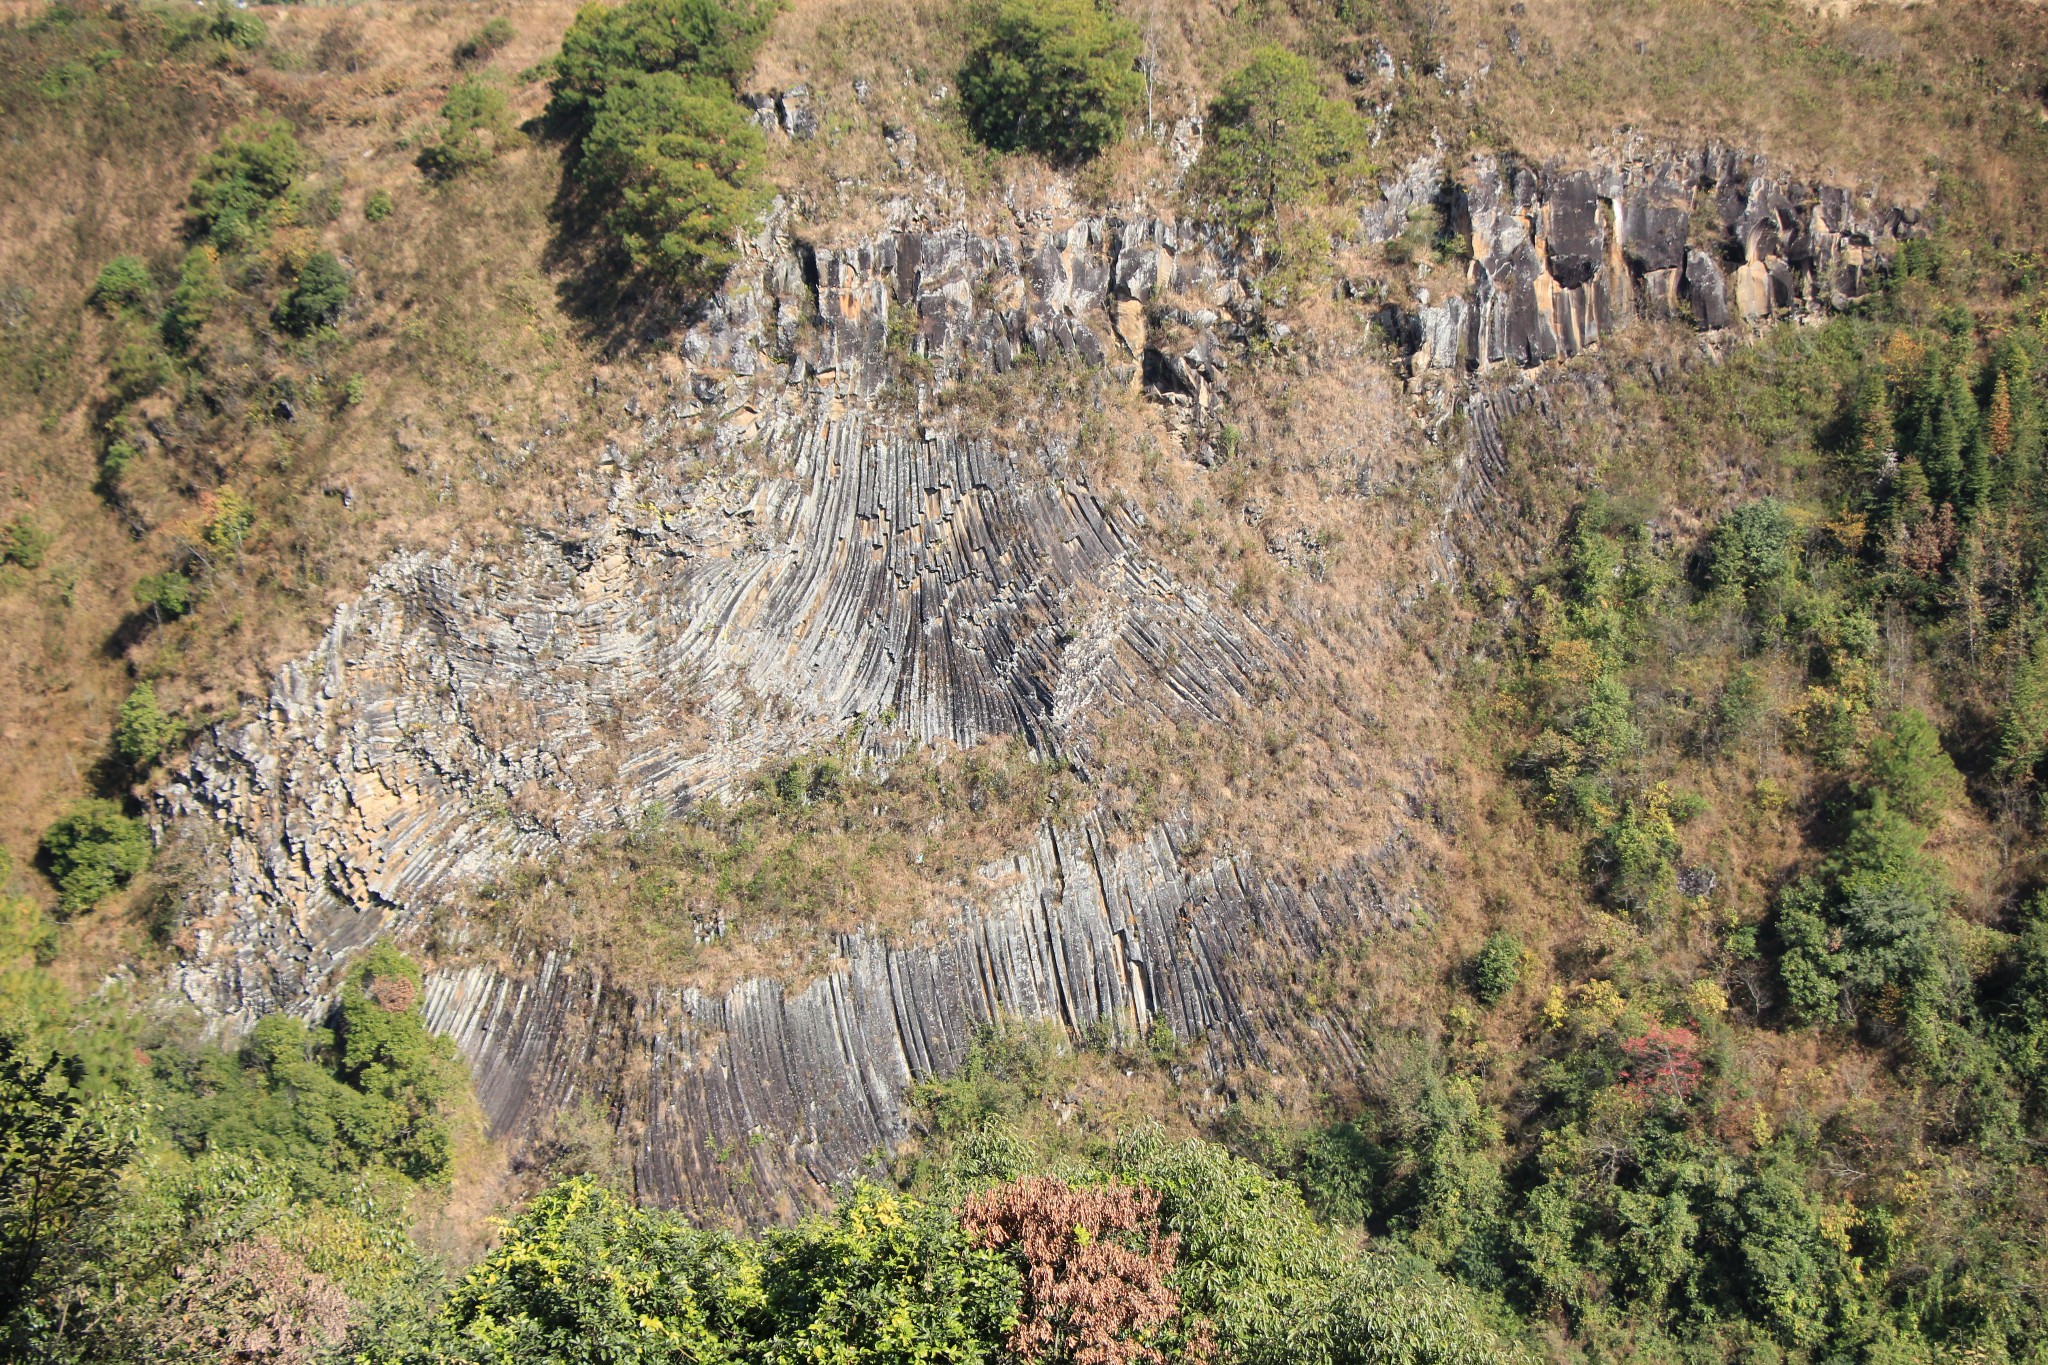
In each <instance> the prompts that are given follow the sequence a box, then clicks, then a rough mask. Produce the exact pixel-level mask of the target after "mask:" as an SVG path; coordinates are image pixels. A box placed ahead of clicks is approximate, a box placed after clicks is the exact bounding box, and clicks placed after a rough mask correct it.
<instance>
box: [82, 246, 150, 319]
mask: <svg viewBox="0 0 2048 1365" xmlns="http://www.w3.org/2000/svg"><path fill="white" fill-rule="evenodd" d="M155 290H156V281H155V280H154V279H152V278H151V277H150V273H149V266H148V265H146V264H145V263H144V262H143V260H142V258H141V257H139V256H129V255H126V254H123V255H120V256H116V257H115V258H114V259H113V260H111V261H108V262H107V263H106V264H105V265H103V266H101V267H100V273H99V276H98V278H96V279H94V280H93V283H92V295H91V298H92V301H93V302H94V303H96V304H98V305H99V306H100V307H102V308H107V309H116V308H140V307H141V306H142V305H143V304H145V303H147V302H148V301H149V296H150V295H151V294H152V293H154V292H155Z"/></svg>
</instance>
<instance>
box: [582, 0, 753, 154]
mask: <svg viewBox="0 0 2048 1365" xmlns="http://www.w3.org/2000/svg"><path fill="white" fill-rule="evenodd" d="M777 8H778V4H777V0H734V3H731V4H726V3H721V0H626V3H625V4H623V5H618V6H611V5H603V4H587V5H585V6H584V7H583V8H582V9H580V10H578V11H577V12H576V21H575V22H574V23H573V24H571V25H570V26H569V31H568V33H566V34H565V35H563V38H562V50H561V52H560V53H559V54H557V55H556V57H555V63H554V81H553V83H552V89H553V91H554V96H553V99H552V100H551V101H550V103H549V105H548V112H549V113H550V114H551V115H553V116H554V117H556V118H559V119H563V120H565V121H567V122H568V123H569V124H570V125H571V127H572V128H574V129H575V130H576V131H578V132H582V131H584V130H586V129H587V128H588V127H589V126H590V123H591V122H592V120H593V119H595V118H596V116H597V113H598V110H599V108H600V106H601V105H602V104H603V103H604V100H605V97H606V96H607V95H608V94H609V93H610V91H611V90H612V88H613V87H614V86H615V85H617V84H618V83H619V82H620V81H622V80H625V79H626V78H628V77H631V76H635V75H644V74H646V73H649V72H674V73H675V74H677V75H679V76H683V77H703V78H705V79H707V80H711V81H715V82H718V83H721V84H723V85H724V86H725V87H726V88H727V91H728V93H729V92H730V91H731V89H732V88H734V87H736V86H737V85H738V84H739V82H740V81H741V80H742V79H744V78H745V76H746V74H747V72H748V70H749V69H751V68H752V66H753V64H754V54H755V53H756V52H757V51H759V50H760V46H761V41H762V39H763V38H765V37H766V36H767V32H768V21H769V20H770V19H772V18H773V17H774V15H775V11H776V9H777Z"/></svg>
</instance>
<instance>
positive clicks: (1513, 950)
mask: <svg viewBox="0 0 2048 1365" xmlns="http://www.w3.org/2000/svg"><path fill="white" fill-rule="evenodd" d="M1526 955H1527V950H1526V949H1524V948H1523V947H1522V943H1521V940H1519V939H1517V938H1516V937H1515V936H1514V935H1513V934H1510V933H1508V932H1507V931H1505V930H1496V931H1494V932H1493V933H1491V934H1488V935H1487V937H1486V942H1485V943H1484V944H1483V945H1481V947H1480V949H1479V956H1478V957H1476V958H1474V959H1473V962H1472V993H1473V994H1474V995H1476V996H1478V997H1479V1003H1480V1004H1482V1005H1492V1004H1496V1003H1498V1002H1499V1001H1500V999H1501V998H1502V997H1503V996H1505V995H1506V994H1507V993H1508V992H1509V991H1511V990H1513V989H1514V988H1515V983H1516V982H1518V981H1520V980H1521V979H1522V962H1523V959H1524V958H1525V956H1526Z"/></svg>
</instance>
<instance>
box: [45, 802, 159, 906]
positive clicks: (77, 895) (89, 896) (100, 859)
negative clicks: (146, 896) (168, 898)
mask: <svg viewBox="0 0 2048 1365" xmlns="http://www.w3.org/2000/svg"><path fill="white" fill-rule="evenodd" d="M42 852H43V857H44V858H45V859H46V860H47V861H48V863H49V868H50V880H52V881H54V882H55V883H56V884H57V893H58V905H59V907H60V908H61V909H62V910H63V912H64V913H66V914H77V913H78V912H79V911H81V910H90V909H92V907H93V906H95V905H98V904H99V903H100V902H101V901H103V900H105V899H106V898H107V897H109V896H111V895H113V894H114V892H116V891H117V890H119V889H120V888H121V887H123V886H126V885H127V884H128V883H129V881H130V880H132V879H133V878H134V877H135V875H136V874H137V873H139V872H141V871H142V869H143V868H145V867H147V866H149V858H150V853H151V845H150V841H149V831H148V830H147V829H146V828H144V827H143V824H142V822H141V821H140V820H137V819H134V818H133V817H131V816H129V815H126V814H124V813H123V812H122V810H121V806H120V803H119V802H116V801H107V800H101V799H99V798H94V797H88V798H87V799H85V800H83V801H80V802H79V803H78V804H77V805H75V806H73V807H72V808H71V809H70V810H69V811H67V812H66V813H65V814H64V815H63V816H62V817H61V818H59V819H58V820H57V822H56V823H55V824H52V825H51V826H50V827H49V828H48V829H47V830H45V831H43V846H42Z"/></svg>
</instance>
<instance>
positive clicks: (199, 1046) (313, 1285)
mask: <svg viewBox="0 0 2048 1365" xmlns="http://www.w3.org/2000/svg"><path fill="white" fill-rule="evenodd" d="M47 941H48V927H47V925H45V924H43V923H42V922H41V917H40V916H39V915H38V914H37V912H36V911H35V909H34V907H33V906H31V905H29V904H28V903H26V902H23V901H17V900H13V899H11V898H8V899H0V1266H4V1267H5V1270H4V1273H0V1358H5V1359H8V1360H24V1361H26V1360H37V1361H53V1362H55V1361H129V1360H141V1359H170V1360H223V1359H227V1360H250V1361H267V1362H311V1361H314V1360H323V1359H329V1358H333V1357H332V1353H333V1352H335V1351H338V1350H343V1349H344V1348H351V1349H371V1347H370V1346H369V1343H370V1342H372V1341H375V1342H376V1343H379V1344H378V1345H377V1346H376V1347H375V1348H374V1349H376V1350H377V1351H379V1352H380V1353H381V1354H379V1355H378V1357H377V1358H379V1359H391V1358H394V1357H395V1355H396V1353H397V1352H398V1351H400V1350H402V1349H404V1348H405V1343H406V1342H408V1341H410V1340H412V1339H413V1338H414V1337H415V1336H417V1334H418V1331H417V1329H418V1325H419V1324H420V1323H422V1322H424V1321H425V1320H426V1318H427V1315H429V1314H430V1313H431V1312H432V1311H433V1307H434V1305H435V1303H436V1302H437V1301H438V1294H439V1292H440V1285H441V1275H440V1272H439V1271H438V1269H437V1268H436V1267H435V1265H434V1264H433V1262H432V1261H431V1260H430V1259H429V1258H428V1257H426V1256H425V1255H424V1254H423V1253H421V1252H420V1251H419V1250H418V1249H417V1248H416V1247H415V1246H414V1244H413V1243H412V1241H411V1239H410V1238H409V1236H408V1235H407V1231H406V1228H407V1223H408V1221H409V1219H408V1217H407V1215H406V1209H407V1206H408V1204H409V1202H410V1201H411V1199H412V1198H413V1195H414V1193H415V1191H417V1190H419V1189H423V1188H432V1187H433V1186H434V1185H435V1184H436V1183H437V1182H439V1181H440V1180H441V1179H442V1178H443V1177H444V1175H445V1172H446V1170H447V1167H448V1162H449V1154H450V1142H451V1137H450V1120H451V1116H452V1115H453V1114H454V1113H455V1112H456V1107H457V1105H458V1104H459V1102H460V1095H461V1091H462V1089H463V1081H462V1077H461V1073H460V1069H459V1066H458V1065H457V1064H456V1063H455V1062H454V1061H453V1060H452V1054H451V1052H450V1050H449V1048H448V1045H447V1043H446V1041H445V1040H441V1039H435V1038H433V1037H431V1036H430V1035H428V1034H427V1032H426V1030H425V1028H424V1027H423V1025H422V1024H421V1021H420V1015H419V1009H418V1003H417V1000H418V990H419V982H420V976H419V970H418V968H417V967H415V966H414V965H413V964H412V963H411V962H409V961H407V960H406V959H405V958H404V957H402V956H401V955H399V954H398V953H396V952H394V951H393V950H391V949H390V948H388V947H384V946H378V947H376V948H373V949H372V950H371V951H370V952H369V953H368V954H367V955H366V956H365V957H364V959H363V960H362V962H361V963H360V964H359V965H358V966H357V967H356V968H355V969H354V970H352V971H351V972H350V973H349V976H348V979H347V981H346V982H345V983H344V984H343V987H342V990H341V998H340V1001H339V1004H338V1006H337V1008H336V1010H335V1012H334V1015H333V1016H332V1018H331V1019H330V1020H329V1021H328V1024H329V1026H327V1027H322V1028H311V1029H309V1028H308V1027H307V1026H306V1025H305V1024H304V1023H302V1022H300V1021H299V1020H297V1019H293V1018H290V1017H288V1016H284V1015H273V1016H270V1017H267V1018H265V1019H263V1020H262V1021H261V1022H260V1023H259V1024H258V1025H257V1026H256V1029H255V1031H254V1033H253V1034H252V1035H251V1037H250V1038H249V1040H248V1041H247V1042H246V1043H245V1044H244V1045H243V1046H242V1047H241V1048H240V1050H239V1051H238V1052H234V1053H229V1052H223V1051H221V1050H220V1049H219V1048H218V1047H215V1046H211V1045H208V1044H205V1043H202V1042H199V1041H197V1040H196V1039H193V1038H191V1037H188V1036H186V1035H185V1034H183V1033H182V1032H181V1031H180V1030H179V1029H178V1028H177V1027H175V1026H171V1025H170V1024H169V1023H168V1022H167V1021H164V1020H162V1019H150V1018H147V1017H145V1016H143V1015H140V1014H138V1013H135V1012H131V1011H130V1010H129V1009H128V1008H127V1007H126V1002H124V1001H123V1000H122V999H121V998H120V997H119V996H118V995H104V994H103V995H102V996H99V997H94V998H91V999H77V998H74V997H73V996H72V994H71V993H70V992H69V991H67V990H65V989H64V988H63V987H62V986H61V985H60V984H58V983H57V982H56V981H55V980H54V979H53V977H52V976H51V974H50V973H49V971H48V970H47V969H46V968H44V967H43V966H41V965H40V961H39V959H40V958H41V957H42V956H43V954H44V952H45V949H46V946H47ZM409 1334H410V1335H409Z"/></svg>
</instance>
